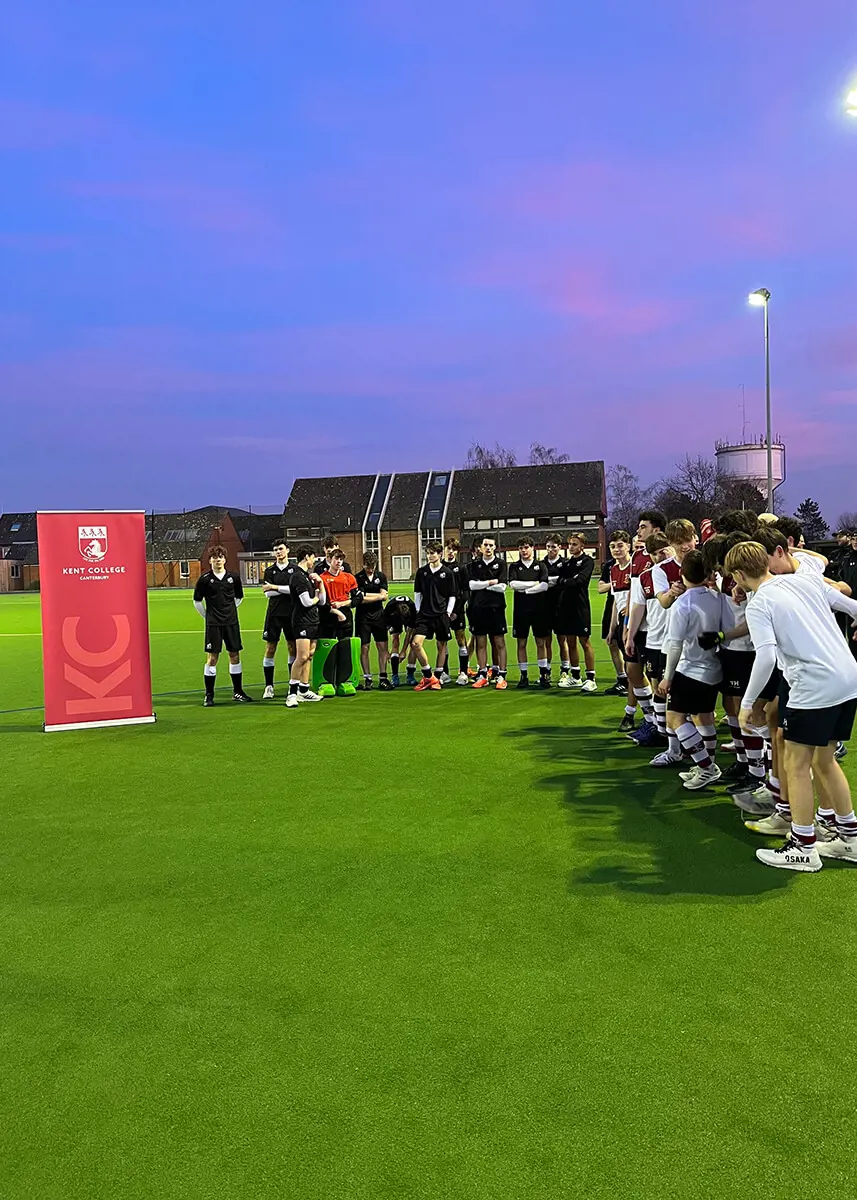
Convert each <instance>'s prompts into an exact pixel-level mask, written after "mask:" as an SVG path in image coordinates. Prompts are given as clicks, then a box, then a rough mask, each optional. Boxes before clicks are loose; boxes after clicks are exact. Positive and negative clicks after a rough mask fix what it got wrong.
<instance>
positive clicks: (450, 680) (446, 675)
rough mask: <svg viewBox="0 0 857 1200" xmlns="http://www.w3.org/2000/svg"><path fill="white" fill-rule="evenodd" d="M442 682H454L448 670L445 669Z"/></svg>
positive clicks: (441, 678)
mask: <svg viewBox="0 0 857 1200" xmlns="http://www.w3.org/2000/svg"><path fill="white" fill-rule="evenodd" d="M440 682H441V683H452V676H451V675H448V674H447V672H446V671H444V673H443V674H442V675H441V677H440Z"/></svg>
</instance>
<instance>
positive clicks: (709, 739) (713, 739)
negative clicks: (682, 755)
mask: <svg viewBox="0 0 857 1200" xmlns="http://www.w3.org/2000/svg"><path fill="white" fill-rule="evenodd" d="M696 728H697V729H698V730H699V736H700V737H701V738H702V740H703V741H704V742H705V749H706V750H707V751H708V754H709V756H710V757H711V759H712V760H713V759H714V756H715V755H716V754H717V730H716V729H715V727H714V726H713V725H697V727H696Z"/></svg>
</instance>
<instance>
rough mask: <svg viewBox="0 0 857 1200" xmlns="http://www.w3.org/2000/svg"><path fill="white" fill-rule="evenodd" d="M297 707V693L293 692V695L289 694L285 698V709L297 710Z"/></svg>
mask: <svg viewBox="0 0 857 1200" xmlns="http://www.w3.org/2000/svg"><path fill="white" fill-rule="evenodd" d="M297 706H298V696H297V692H295V693H294V694H292V693H289V695H288V696H286V708H297Z"/></svg>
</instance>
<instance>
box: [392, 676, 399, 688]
mask: <svg viewBox="0 0 857 1200" xmlns="http://www.w3.org/2000/svg"><path fill="white" fill-rule="evenodd" d="M399 682H400V681H399V676H398V675H391V676H390V683H391V684H392V685H393V687H394V688H397V687H398V686H399Z"/></svg>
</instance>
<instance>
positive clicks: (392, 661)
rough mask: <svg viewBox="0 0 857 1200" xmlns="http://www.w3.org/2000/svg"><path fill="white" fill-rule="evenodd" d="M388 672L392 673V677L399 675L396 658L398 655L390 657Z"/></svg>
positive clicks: (397, 659) (397, 658)
mask: <svg viewBox="0 0 857 1200" xmlns="http://www.w3.org/2000/svg"><path fill="white" fill-rule="evenodd" d="M390 670H391V671H392V672H393V674H394V675H398V674H399V656H398V654H391V655H390Z"/></svg>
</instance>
